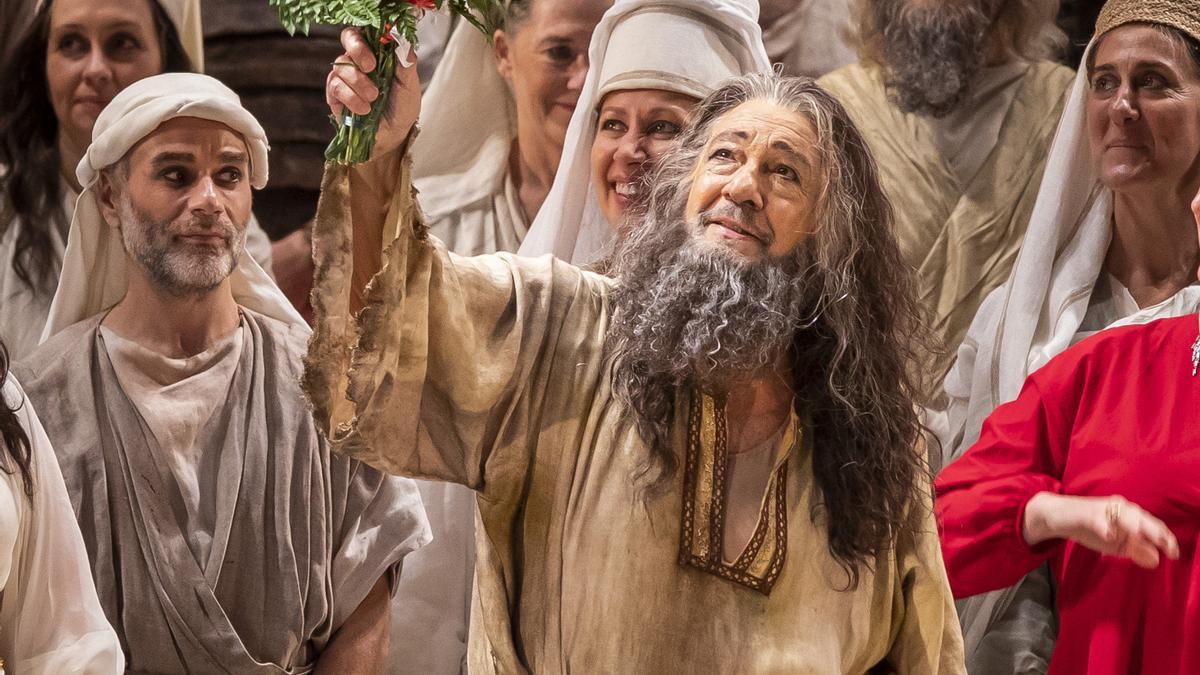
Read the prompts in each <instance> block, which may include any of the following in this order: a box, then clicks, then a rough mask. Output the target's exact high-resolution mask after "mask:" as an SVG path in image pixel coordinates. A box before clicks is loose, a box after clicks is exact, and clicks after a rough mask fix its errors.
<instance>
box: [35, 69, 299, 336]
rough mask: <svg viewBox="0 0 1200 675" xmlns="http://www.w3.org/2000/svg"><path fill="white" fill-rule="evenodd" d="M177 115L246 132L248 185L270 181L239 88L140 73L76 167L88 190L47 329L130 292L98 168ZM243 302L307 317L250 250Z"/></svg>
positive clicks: (258, 133) (242, 274) (237, 272)
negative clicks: (103, 205)
mask: <svg viewBox="0 0 1200 675" xmlns="http://www.w3.org/2000/svg"><path fill="white" fill-rule="evenodd" d="M176 117H196V118H200V119H205V120H212V121H214V122H220V123H222V124H224V125H226V126H228V127H229V128H230V129H233V130H234V131H235V132H237V133H238V134H240V135H241V137H242V139H243V140H245V142H246V147H247V149H248V150H249V152H250V184H251V185H253V186H254V187H256V188H260V189H261V188H262V187H263V186H265V185H266V184H267V137H266V134H265V133H264V132H263V130H262V127H261V126H259V124H258V121H257V120H255V119H254V117H253V116H252V115H251V114H250V113H249V112H247V111H246V109H245V108H243V107H242V106H241V102H240V100H239V99H238V97H237V94H235V93H233V91H231V90H230V89H229V88H228V87H226V86H225V85H223V84H221V83H220V82H218V81H217V80H215V79H213V78H211V77H208V76H207V75H197V74H194V73H168V74H165V75H155V76H153V77H147V78H145V79H142V80H139V81H137V82H135V83H133V84H131V85H129V86H128V87H126V88H125V89H124V90H122V91H121V92H120V93H119V94H117V95H116V97H114V98H113V100H112V101H111V102H110V103H109V104H108V105H107V106H106V107H105V108H104V110H103V111H101V113H100V116H99V117H98V118H97V119H96V125H95V127H93V128H92V144H91V145H90V146H88V149H87V152H86V153H85V154H84V156H83V159H82V160H80V162H79V166H78V167H77V168H76V169H75V175H76V177H77V178H78V179H79V184H80V186H81V187H82V188H83V192H82V193H80V195H79V201H78V202H77V203H76V205H75V215H74V217H73V218H72V219H71V231H70V234H69V235H68V237H67V249H66V253H65V255H64V258H63V269H62V276H60V277H59V281H58V291H57V292H56V293H55V294H54V302H53V303H52V304H51V306H50V318H49V319H48V321H47V322H46V330H45V332H44V333H43V334H42V341H43V342H44V341H45V340H47V339H48V338H50V337H51V336H53V335H54V334H55V333H58V332H59V331H61V330H62V329H64V328H66V327H67V326H70V325H71V324H73V323H76V322H79V321H82V320H84V319H86V318H88V317H91V316H94V315H96V314H98V313H100V312H103V311H105V310H107V309H108V308H110V307H112V306H113V305H115V304H116V303H117V302H118V301H120V299H121V298H122V297H124V295H125V247H124V245H123V243H122V241H121V233H120V231H119V230H117V229H116V228H114V227H109V226H108V224H107V223H105V222H104V219H103V218H102V217H101V215H100V210H99V207H98V206H97V205H96V198H95V190H94V187H95V184H96V181H97V180H98V179H99V176H100V171H101V170H102V169H105V168H107V167H109V166H112V165H113V164H114V163H116V162H117V161H119V160H120V159H121V158H122V157H124V156H125V154H126V153H128V152H129V150H130V149H131V148H133V146H134V145H136V144H137V143H138V142H139V141H141V140H142V139H143V138H145V137H146V136H149V135H150V134H152V133H153V132H154V130H155V129H157V128H158V127H159V126H160V125H162V123H164V122H166V121H167V120H171V119H174V118H176ZM230 284H231V286H232V290H233V296H234V299H235V300H236V301H237V303H238V304H239V305H242V306H244V307H247V308H249V309H251V310H254V311H256V312H258V313H260V314H265V315H267V316H270V317H273V318H275V319H278V320H280V321H285V322H288V323H295V324H297V325H301V326H303V325H305V324H304V320H303V319H301V318H300V315H299V314H298V313H297V312H296V310H295V309H294V308H293V307H292V305H291V303H290V302H288V300H287V298H286V297H284V295H283V293H282V292H281V291H280V290H279V288H278V287H276V286H275V283H274V282H273V281H271V278H270V277H269V276H267V273H266V272H264V271H263V269H262V267H260V266H259V265H258V263H257V262H255V261H254V258H253V257H251V256H250V255H248V254H243V255H242V256H241V257H240V258H239V259H238V264H237V267H236V268H235V269H234V271H233V274H232V275H231V276H230Z"/></svg>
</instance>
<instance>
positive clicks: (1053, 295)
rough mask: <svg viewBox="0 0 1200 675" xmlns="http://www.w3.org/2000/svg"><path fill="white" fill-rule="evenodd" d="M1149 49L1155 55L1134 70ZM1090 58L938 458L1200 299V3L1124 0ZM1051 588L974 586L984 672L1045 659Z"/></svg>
mask: <svg viewBox="0 0 1200 675" xmlns="http://www.w3.org/2000/svg"><path fill="white" fill-rule="evenodd" d="M1130 45H1136V50H1135V52H1129V51H1128V50H1129V49H1131V46H1130ZM1122 49H1124V50H1126V51H1125V52H1120V51H1119V50H1122ZM1127 57H1128V58H1127ZM1134 57H1136V60H1137V61H1138V63H1140V64H1142V65H1139V66H1138V67H1137V69H1135V70H1133V71H1131V72H1126V70H1127V69H1128V68H1129V65H1128V64H1129V63H1133V59H1134ZM1123 59H1126V60H1125V61H1124V62H1123ZM1143 62H1144V63H1143ZM1084 64H1085V65H1084V67H1083V68H1081V69H1080V72H1079V74H1078V76H1077V78H1076V82H1075V88H1074V90H1073V92H1072V94H1071V98H1070V100H1069V101H1068V104H1067V107H1066V109H1065V111H1064V113H1063V117H1062V121H1061V123H1060V127H1059V130H1058V135H1057V137H1056V138H1055V141H1054V145H1053V146H1052V148H1051V152H1050V158H1049V160H1048V162H1047V165H1046V173H1045V178H1044V180H1043V183H1042V186H1041V191H1040V193H1039V195H1038V200H1037V205H1036V207H1035V208H1034V211H1033V216H1032V218H1031V220H1030V223H1029V229H1028V232H1027V234H1026V235H1025V242H1024V245H1023V246H1022V248H1021V252H1020V255H1019V257H1018V259H1017V263H1016V265H1015V266H1014V268H1013V271H1012V275H1011V276H1010V278H1009V280H1008V282H1007V283H1006V284H1005V285H1004V286H1001V287H1000V288H998V289H996V290H995V291H993V292H992V294H991V295H989V296H988V298H987V300H986V301H985V302H984V303H983V305H982V306H981V308H980V311H979V314H978V315H977V316H976V318H975V321H974V323H973V324H972V326H971V329H970V331H969V332H968V334H967V338H966V340H965V341H964V342H963V344H962V346H961V347H960V349H959V351H958V361H957V363H956V364H955V366H954V367H953V369H952V370H951V371H950V374H949V376H948V377H947V378H946V380H945V406H944V408H943V409H940V410H937V411H931V414H930V419H929V423H930V426H931V427H932V429H933V431H934V433H935V435H936V436H937V439H938V441H940V445H941V447H940V453H939V452H937V451H936V450H935V451H933V452H931V462H932V463H933V464H934V465H935V467H937V468H940V466H945V465H946V464H949V463H950V462H953V461H955V460H956V459H958V458H959V457H960V456H962V454H963V453H964V452H965V451H966V450H967V449H968V448H970V447H971V446H972V445H973V444H974V443H975V442H976V440H977V439H978V438H979V434H980V428H981V426H982V424H983V421H984V419H985V418H987V416H988V415H990V414H991V413H992V411H993V410H994V409H995V408H996V407H997V406H999V405H1001V404H1003V403H1005V402H1008V401H1011V400H1013V399H1014V398H1016V397H1017V395H1018V393H1019V392H1020V390H1021V387H1022V385H1023V384H1024V382H1025V379H1026V377H1027V376H1028V375H1029V374H1030V373H1032V372H1033V371H1035V370H1037V369H1038V368H1040V367H1041V366H1043V365H1045V364H1046V363H1047V362H1048V361H1049V360H1050V359H1051V358H1053V357H1054V356H1055V355H1057V354H1059V353H1060V352H1062V351H1064V350H1065V349H1067V348H1068V347H1070V346H1071V345H1073V344H1075V343H1076V342H1079V341H1080V340H1082V339H1084V338H1085V337H1087V336H1089V335H1091V334H1093V333H1095V332H1097V331H1100V330H1102V329H1105V328H1111V327H1115V326H1119V325H1127V324H1136V323H1146V322H1148V321H1151V320H1154V319H1160V318H1165V317H1174V316H1181V315H1184V314H1188V313H1191V312H1195V311H1196V310H1197V308H1198V307H1200V287H1197V286H1195V285H1193V283H1194V282H1195V270H1196V267H1197V263H1198V262H1200V243H1198V241H1197V235H1196V228H1195V223H1194V220H1193V217H1192V213H1191V211H1190V208H1189V202H1190V200H1191V199H1192V197H1194V196H1195V195H1196V193H1197V190H1198V189H1200V172H1198V171H1197V157H1198V156H1200V90H1197V89H1196V87H1195V86H1194V81H1195V80H1196V79H1198V78H1200V9H1197V6H1196V4H1195V3H1194V2H1186V1H1184V0H1165V1H1163V2H1158V3H1142V2H1140V1H1139V0H1110V1H1109V2H1108V4H1107V5H1106V6H1105V9H1104V11H1103V12H1102V14H1101V15H1100V19H1099V21H1098V23H1097V28H1096V37H1095V38H1094V39H1093V40H1092V44H1091V45H1090V46H1089V47H1088V51H1087V53H1086V56H1085V58H1084ZM1145 64H1149V65H1145ZM1049 597H1050V589H1049V583H1048V581H1047V576H1046V575H1045V574H1044V573H1042V574H1040V575H1039V574H1037V573H1035V574H1034V575H1031V576H1030V577H1027V578H1026V580H1025V581H1024V582H1022V585H1021V586H1020V587H1013V588H1010V589H1006V590H1004V591H998V592H994V593H988V594H986V595H981V596H975V597H972V598H968V599H967V600H965V601H964V602H963V603H962V604H961V605H960V614H961V618H962V622H963V635H964V638H965V640H966V647H967V663H968V665H969V666H971V672H980V673H991V672H1008V673H1011V672H1014V669H1018V670H1020V669H1022V668H1026V667H1032V668H1035V669H1044V668H1045V659H1046V658H1048V655H1049V649H1050V648H1051V647H1052V646H1053V641H1054V636H1053V632H1054V631H1053V629H1052V628H1051V627H1050V626H1052V625H1053V624H1054V619H1053V617H1052V616H1051V610H1050V602H1049ZM1031 664H1032V665H1031ZM1022 672H1024V671H1023V670H1022Z"/></svg>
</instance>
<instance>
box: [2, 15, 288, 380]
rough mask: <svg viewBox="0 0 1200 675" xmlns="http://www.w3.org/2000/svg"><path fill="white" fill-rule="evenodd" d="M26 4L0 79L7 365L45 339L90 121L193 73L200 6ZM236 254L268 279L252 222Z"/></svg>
mask: <svg viewBox="0 0 1200 675" xmlns="http://www.w3.org/2000/svg"><path fill="white" fill-rule="evenodd" d="M30 4H31V5H32V6H36V11H34V13H33V17H32V21H31V25H29V26H28V28H27V30H25V31H24V32H23V33H22V34H20V38H19V40H18V41H17V42H16V44H14V45H13V51H12V55H11V59H10V60H9V62H8V63H5V64H4V65H3V68H4V70H3V71H0V99H3V100H4V101H5V105H4V106H3V107H0V336H2V337H3V339H4V340H5V343H6V344H7V345H8V348H9V350H10V352H9V353H10V355H11V356H12V358H13V360H14V361H20V360H21V359H22V358H24V357H25V356H27V355H28V354H29V353H30V352H32V351H33V349H34V348H36V347H37V345H38V342H39V338H40V337H41V334H42V329H43V328H44V327H45V323H46V317H47V314H48V312H49V310H50V302H51V300H52V299H53V298H54V290H55V287H56V284H57V281H58V275H59V273H60V272H61V269H62V256H63V249H64V248H65V247H66V238H67V228H68V226H69V225H70V222H71V215H72V213H73V212H74V210H75V203H76V201H77V200H78V198H79V192H80V186H78V185H76V184H75V180H74V169H75V166H76V164H78V162H79V156H80V155H81V154H82V153H83V151H84V150H85V149H86V147H87V144H88V141H89V138H90V133H91V124H93V123H94V122H95V116H96V115H97V114H99V112H100V109H101V108H102V107H103V105H104V104H105V103H107V102H108V101H109V100H110V99H111V98H112V96H114V95H115V94H116V93H117V92H118V91H120V89H121V88H123V87H125V86H127V85H128V84H130V83H131V82H133V81H136V79H140V78H141V77H145V76H148V75H157V74H160V73H164V72H185V71H186V72H203V69H204V36H203V34H202V31H201V25H200V1H199V0H139V1H138V2H127V1H126V0H106V1H105V2H100V1H98V0H39V1H38V2H36V3H32V2H31V3H30ZM0 16H4V17H5V20H7V19H9V18H10V17H8V16H6V15H5V14H4V13H3V12H2V11H0ZM14 18H15V17H14ZM112 44H120V45H130V46H129V48H128V49H126V50H116V49H111V48H109V47H108V45H112ZM62 45H67V46H69V47H70V49H63V48H61V46H62ZM154 54H158V56H159V57H160V58H157V59H156V58H153V55H154ZM246 250H247V252H248V253H249V254H250V255H251V256H253V257H254V259H255V260H257V261H259V263H260V264H261V265H262V266H263V267H264V268H265V269H267V271H268V272H270V271H271V269H270V268H271V242H270V240H269V239H268V238H267V234H266V232H264V231H263V229H262V228H261V227H260V226H259V224H258V222H257V220H255V219H251V224H250V226H249V228H248V230H247V238H246Z"/></svg>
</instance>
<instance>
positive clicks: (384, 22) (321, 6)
mask: <svg viewBox="0 0 1200 675" xmlns="http://www.w3.org/2000/svg"><path fill="white" fill-rule="evenodd" d="M268 3H269V4H271V5H274V6H275V7H277V8H278V9H279V21H280V22H281V23H282V24H283V27H284V28H286V29H287V31H288V33H290V34H292V35H295V34H296V30H297V29H299V30H300V31H302V32H303V33H304V34H306V35H307V34H308V29H309V27H310V26H311V25H312V24H314V23H323V24H335V25H336V24H344V25H349V26H359V27H361V28H362V34H363V37H364V38H365V39H366V40H367V42H368V43H369V44H370V45H371V47H372V51H373V53H374V54H375V64H376V65H375V70H374V71H372V72H371V73H370V77H371V81H372V82H373V83H374V84H375V86H377V87H379V98H377V99H375V102H374V103H373V104H372V105H371V112H370V113H369V114H367V115H362V116H360V115H355V114H353V113H351V112H350V111H349V110H347V111H345V112H344V113H343V115H342V119H340V120H338V119H335V120H334V125H335V126H336V128H337V134H336V135H335V136H334V137H333V141H332V142H330V144H329V147H328V148H326V149H325V159H326V160H328V161H331V162H337V163H339V164H356V163H358V162H365V161H367V160H368V159H370V158H371V148H373V147H374V146H375V133H376V131H377V130H378V129H379V119H380V117H382V116H383V113H384V110H386V107H387V99H388V92H389V91H390V90H391V86H392V78H393V77H394V76H395V74H396V61H397V59H406V58H407V54H408V48H409V46H410V45H411V46H416V44H417V22H418V21H420V20H421V17H422V16H424V14H425V12H426V11H429V10H433V11H442V10H448V11H449V12H450V13H452V14H455V15H457V16H459V17H461V18H462V19H463V20H464V21H467V22H469V23H470V24H471V25H473V26H475V27H476V28H478V29H479V30H480V31H482V32H483V33H484V34H485V35H488V36H489V39H490V36H491V34H492V27H491V26H490V25H489V18H490V17H493V16H496V15H497V10H502V9H503V8H504V6H505V2H504V0H268ZM404 65H406V66H407V65H408V64H407V63H405V64H404Z"/></svg>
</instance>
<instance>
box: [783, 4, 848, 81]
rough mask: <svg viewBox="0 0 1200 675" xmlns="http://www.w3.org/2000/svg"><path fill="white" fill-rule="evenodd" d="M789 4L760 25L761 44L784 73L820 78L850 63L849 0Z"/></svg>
mask: <svg viewBox="0 0 1200 675" xmlns="http://www.w3.org/2000/svg"><path fill="white" fill-rule="evenodd" d="M790 1H791V3H792V5H793V7H792V8H791V9H790V10H788V11H787V12H786V13H785V14H784V15H783V16H781V17H779V18H778V19H777V20H775V21H774V22H772V23H771V25H769V26H764V27H763V45H764V46H766V48H767V55H768V56H770V57H771V63H773V64H779V65H781V66H782V67H783V74H784V75H791V76H803V77H820V76H822V75H824V74H825V73H828V72H830V71H831V70H836V69H837V68H841V67H842V66H844V65H847V64H850V63H854V61H855V60H856V59H857V58H858V57H857V55H856V54H855V53H854V47H853V45H852V39H851V30H852V29H851V17H850V0H790Z"/></svg>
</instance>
